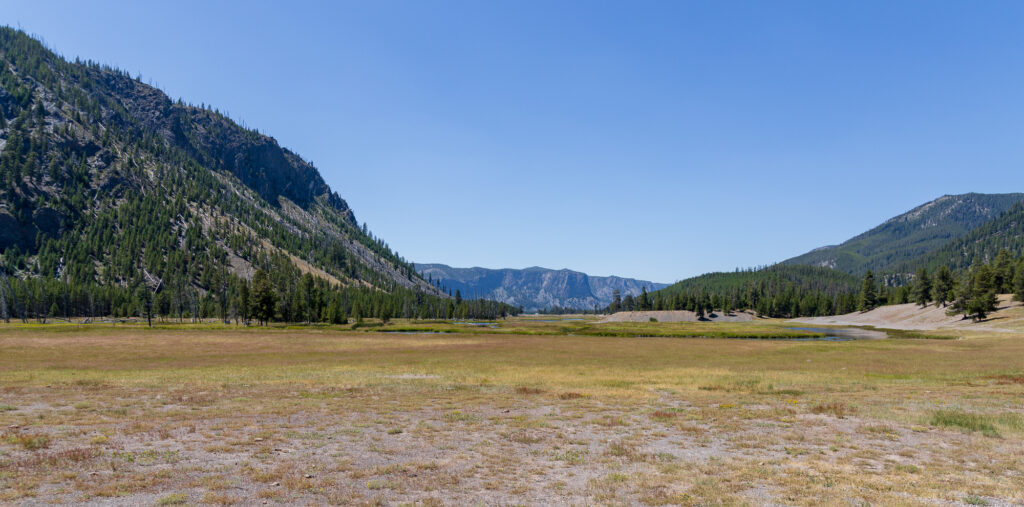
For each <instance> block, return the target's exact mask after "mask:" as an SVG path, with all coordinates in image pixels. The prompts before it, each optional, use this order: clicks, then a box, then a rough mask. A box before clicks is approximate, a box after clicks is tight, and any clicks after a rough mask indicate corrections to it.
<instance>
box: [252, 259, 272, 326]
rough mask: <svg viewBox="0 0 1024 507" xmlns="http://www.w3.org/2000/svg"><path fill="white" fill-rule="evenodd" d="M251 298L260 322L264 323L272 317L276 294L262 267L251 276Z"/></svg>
mask: <svg viewBox="0 0 1024 507" xmlns="http://www.w3.org/2000/svg"><path fill="white" fill-rule="evenodd" d="M252 298H253V310H254V311H253V313H254V315H255V317H256V319H257V320H258V321H259V322H260V324H263V325H266V324H267V323H268V322H270V320H271V319H272V318H273V317H274V309H275V307H276V306H277V294H276V293H275V292H274V286H273V285H271V284H270V278H268V277H267V273H266V272H265V271H263V270H262V269H260V270H257V271H256V274H255V275H253V277H252Z"/></svg>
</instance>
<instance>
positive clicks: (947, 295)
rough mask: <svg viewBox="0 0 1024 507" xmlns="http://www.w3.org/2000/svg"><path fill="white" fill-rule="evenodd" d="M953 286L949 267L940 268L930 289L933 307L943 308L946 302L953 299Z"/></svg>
mask: <svg viewBox="0 0 1024 507" xmlns="http://www.w3.org/2000/svg"><path fill="white" fill-rule="evenodd" d="M954 285H955V282H954V279H953V273H951V272H950V271H949V267H948V266H946V265H942V266H940V267H939V271H938V273H936V274H935V284H934V286H933V287H932V300H934V301H935V306H945V305H946V302H947V301H949V300H951V299H953V290H954V288H955V287H954Z"/></svg>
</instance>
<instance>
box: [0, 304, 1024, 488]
mask: <svg viewBox="0 0 1024 507" xmlns="http://www.w3.org/2000/svg"><path fill="white" fill-rule="evenodd" d="M364 324H371V325H370V326H365V325H364V326H357V328H356V329H354V330H353V329H351V328H352V327H353V326H352V325H347V326H313V327H301V326H271V327H269V328H244V327H241V328H240V327H234V326H224V325H223V324H198V325H192V324H175V323H165V324H161V325H160V326H159V327H158V328H154V329H150V328H147V327H145V326H144V325H140V324H119V325H97V324H90V325H73V324H54V325H36V324H28V325H23V324H17V325H9V326H2V325H0V432H3V430H2V428H7V427H8V426H10V425H17V426H18V428H17V429H16V430H8V431H6V432H3V433H2V434H0V501H4V500H8V501H17V500H19V499H26V498H33V497H37V498H39V499H47V498H50V499H52V498H60V499H62V500H63V501H72V502H73V501H79V500H83V499H89V498H107V497H114V498H117V497H121V496H126V497H128V498H130V501H133V502H136V501H137V503H157V502H158V501H159V500H160V499H161V498H163V497H173V498H182V497H184V498H186V502H188V503H194V502H197V501H206V502H208V503H231V502H238V503H250V502H257V501H259V500H260V499H270V500H272V501H281V502H288V503H291V502H300V503H302V502H313V503H322V502H326V503H340V504H347V503H362V502H368V503H372V502H374V501H382V502H384V503H389V502H401V501H407V502H422V503H430V502H431V501H433V500H432V499H435V500H439V501H441V503H454V504H458V503H465V502H470V501H473V500H474V499H476V498H479V497H480V495H493V496H491V497H487V498H491V499H492V500H493V502H492V503H528V504H530V503H546V502H544V500H545V499H549V498H551V497H564V498H566V499H568V501H570V503H646V504H653V505H658V504H665V503H676V504H707V503H715V502H719V501H721V502H724V503H744V502H747V503H754V504H757V503H764V502H765V501H768V500H766V498H762V497H758V496H756V495H760V494H762V493H763V494H766V495H768V499H774V500H772V501H774V502H776V503H790V504H807V505H810V504H815V503H845V502H847V501H852V500H862V501H866V502H869V503H891V502H897V503H900V502H903V503H919V502H920V503H927V502H930V501H934V500H939V501H943V502H950V501H956V502H959V501H962V500H963V498H968V497H970V498H974V497H977V498H979V499H981V500H984V501H987V500H985V499H986V498H990V499H997V500H999V499H1002V500H1009V501H1011V502H1012V501H1022V500H1024V498H1022V497H1021V493H1019V492H1020V491H1024V480H1022V478H1021V477H1022V476H1021V462H1020V458H1019V456H1020V455H1021V454H1022V451H1024V446H1022V445H1021V441H1022V440H1021V439H1022V436H1024V419H1022V414H1024V407H1022V406H1021V401H1020V400H1021V399H1024V335H1020V334H1017V333H992V332H982V331H958V332H957V337H958V338H959V339H955V340H929V339H917V338H915V339H903V338H895V339H888V340H860V341H847V342H819V341H787V340H762V339H728V338H692V337H688V338H680V337H620V336H593V335H586V334H583V333H581V332H580V331H583V332H584V333H585V332H586V331H587V330H588V329H603V328H604V329H610V330H612V331H613V332H614V333H633V335H635V336H649V335H650V334H652V332H663V333H677V334H678V336H685V335H686V333H703V334H705V335H711V336H730V335H732V336H736V335H740V336H744V335H750V334H752V333H755V332H757V333H764V334H765V335H767V334H771V333H775V332H778V331H784V330H785V328H786V327H788V326H791V324H786V323H784V322H779V321H755V322H751V323H678V324H676V323H673V324H669V323H642V324H630V323H627V324H597V323H596V322H595V321H594V320H593V319H588V320H584V321H558V322H538V321H530V320H528V319H510V320H508V321H499V322H497V323H496V324H497V326H498V327H496V328H489V327H482V326H481V327H477V326H468V325H466V324H455V323H450V322H426V323H424V322H415V321H412V322H408V321H394V322H391V323H387V324H381V325H380V326H376V325H372V324H379V323H364ZM416 326H418V327H426V328H436V329H454V331H453V332H443V333H440V334H399V333H394V332H382V331H388V330H395V329H403V328H408V327H416ZM516 331H519V333H520V334H514V333H515V332H516ZM716 333H717V334H716ZM940 334H949V333H940ZM897 336H898V335H897ZM342 444H344V445H342ZM274 449H295V453H296V454H295V455H294V456H292V455H286V454H282V453H281V452H279V451H275V450H274ZM354 450H358V452H356V451H354ZM148 452H152V453H155V454H153V455H152V456H150V455H149V454H145V453H148ZM300 453H304V454H300ZM198 456H202V457H203V458H202V460H211V459H213V458H215V457H217V456H225V458H224V459H225V460H226V461H224V463H227V464H223V465H216V466H206V465H202V464H201V463H202V462H204V461H202V460H200V461H193V459H198V458H197V457H198ZM172 457H173V459H172ZM228 457H229V458H230V459H228ZM216 463H221V461H216ZM232 463H233V464H232ZM309 463H317V464H316V465H315V467H314V468H315V470H314V471H312V472H311V471H309V469H308V467H309V466H310V465H308V464H309ZM442 463H443V464H442ZM971 463H987V464H986V465H985V466H984V467H981V468H977V467H976V466H975V465H971ZM186 465H187V466H186ZM110 467H113V468H116V469H117V470H118V472H117V474H114V473H113V472H111V471H110ZM153 467H156V468H153ZM160 467H164V468H160ZM972 467H974V468H972ZM157 469H160V470H163V472H161V474H163V475H160V474H155V473H153V470H157ZM90 470H91V471H93V472H96V471H97V470H100V471H101V472H102V473H103V474H106V475H103V477H107V479H106V481H107V482H104V481H98V480H90V479H88V478H87V476H85V477H83V475H82V474H86V473H89V471H90ZM104 470H106V471H104ZM181 470H192V471H191V472H187V471H185V472H183V471H181ZM126 474H127V475H126ZM307 475H309V476H312V478H307V477H306V476H307ZM122 476H124V477H129V479H121V478H120V477H122ZM907 477H910V478H912V479H913V480H909V481H908V480H904V479H906V478H907ZM421 479H422V480H421ZM109 481H115V482H114V483H113V484H114V485H113V486H111V483H110V482H109ZM275 484H277V486H275ZM894 484H895V486H894ZM49 485H57V486H53V487H57V488H58V489H60V491H66V492H67V493H66V496H61V495H65V493H61V494H59V495H58V494H57V493H54V492H53V491H54V490H51V489H48V488H50V486H49ZM331 491H334V492H337V491H343V492H344V495H340V496H338V495H335V494H333V493H330V492H331ZM652 492H654V493H652ZM53 495H57V496H53ZM146 495H151V496H146ZM218 495H221V496H218ZM332 495H333V496H332ZM750 495H755V496H750ZM204 498H205V499H206V500H203V499H204ZM353 499H357V500H358V501H355V500H353ZM908 499H910V500H908ZM911 500H912V501H911Z"/></svg>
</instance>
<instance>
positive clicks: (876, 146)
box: [0, 0, 1024, 282]
mask: <svg viewBox="0 0 1024 507" xmlns="http://www.w3.org/2000/svg"><path fill="white" fill-rule="evenodd" d="M0 23H4V24H10V25H12V26H20V27H21V28H22V29H24V30H25V31H26V32H29V33H31V34H36V35H38V36H40V37H41V38H43V39H44V40H45V42H46V43H47V44H48V45H49V46H50V47H51V48H53V49H55V50H57V51H58V52H59V53H61V54H63V55H65V56H67V57H74V56H80V57H82V58H89V59H93V60H97V61H101V62H104V63H109V64H112V65H116V66H118V67H120V68H123V69H126V70H128V71H130V72H131V73H132V74H137V73H139V74H141V75H142V76H143V79H144V80H147V81H151V82H152V83H154V84H156V85H158V86H160V87H161V88H163V89H164V90H165V91H166V92H167V93H168V94H169V95H171V96H172V97H175V98H177V97H182V98H184V99H185V100H187V101H190V102H193V103H197V104H198V103H200V102H203V103H207V104H213V105H214V106H216V107H218V108H219V109H220V110H221V111H227V112H229V113H230V115H231V116H232V117H233V118H235V119H236V120H239V121H244V122H245V123H246V124H247V125H248V126H250V127H257V128H259V129H260V131H261V132H265V133H268V134H270V135H272V136H274V137H276V138H277V139H278V141H280V142H281V144H282V145H284V146H287V147H289V148H291V149H293V150H294V151H296V152H297V153H299V154H300V155H302V156H303V157H304V158H306V159H309V160H312V161H313V162H314V163H315V164H316V166H317V167H318V168H319V169H320V171H321V173H322V174H323V175H324V178H325V179H326V180H327V182H328V183H329V184H330V185H331V186H332V187H333V188H334V189H336V190H337V191H338V192H339V193H340V194H341V195H342V197H344V198H345V199H346V200H347V201H348V202H349V204H350V205H351V206H352V207H353V209H354V210H355V212H356V216H357V218H358V219H359V220H361V221H366V222H368V223H369V225H370V228H371V229H372V230H373V231H374V232H375V233H376V234H378V235H379V236H381V237H383V238H385V240H386V241H388V243H389V244H390V245H391V246H392V247H393V248H395V249H396V250H398V251H399V253H401V254H402V255H404V256H405V257H406V258H408V259H411V260H413V261H417V262H444V263H447V264H451V265H455V266H485V267H526V266H532V265H540V266H545V267H552V268H562V267H568V268H572V269H577V270H581V271H586V272H588V273H591V274H597V275H608V274H616V275H622V276H631V277H638V278H644V279H650V280H656V281H665V282H670V281H674V280H676V279H680V278H685V277H687V276H691V275H696V274H699V273H702V272H707V271H714V270H731V269H732V268H734V267H737V266H752V265H760V264H766V263H771V262H775V261H780V260H783V259H786V258H788V257H791V256H794V255H797V254H800V253H803V252H805V251H807V250H809V249H811V248H814V247H817V246H821V245H825V244H832V243H837V242H840V241H842V240H844V239H847V238H849V237H851V236H853V235H855V234H857V233H860V232H862V231H864V230H867V229H868V228H870V227H872V226H874V225H877V224H878V223H880V222H882V221H883V220H885V219H887V218H889V217H891V216H893V215H896V214H899V213H902V212H904V211H907V210H908V209H910V208H912V207H914V206H916V205H917V204H920V203H923V202H925V201H928V200H930V199H933V198H935V197H938V196H940V195H942V194H946V193H963V192H968V191H977V192H1009V191H1024V171H1022V168H1024V164H1022V162H1024V65H1022V64H1021V63H1022V61H1024V30H1022V29H1021V27H1022V26H1024V3H1022V2H1000V1H985V2H966V1H965V2H938V1H920V2H900V1H880V2H866V1H865V2H841V1H835V2H820V1H812V2H794V1H778V2H754V1H750V2H735V1H728V0H725V1H705V2H686V1H664V2H638V1H629V2H627V1H621V2H600V1H582V2H564V1H526V0H513V1H507V2H504V1H492V0H488V1H483V2H482V1H464V2H447V1H408V2H394V1H377V0H375V1H366V2H320V3H316V2H287V3H284V2H266V3H260V2H237V3H228V2H163V3H157V2H136V1H126V2H80V1H68V2H56V1H46V0H29V1H23V0H0Z"/></svg>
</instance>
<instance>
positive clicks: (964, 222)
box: [783, 193, 1024, 275]
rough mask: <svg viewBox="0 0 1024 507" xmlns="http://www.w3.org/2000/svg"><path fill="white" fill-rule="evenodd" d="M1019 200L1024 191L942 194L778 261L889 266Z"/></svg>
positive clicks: (854, 269) (858, 268)
mask: <svg viewBox="0 0 1024 507" xmlns="http://www.w3.org/2000/svg"><path fill="white" fill-rule="evenodd" d="M1021 201H1024V193H1008V194H978V193H968V194H960V195H944V196H942V197H939V198H938V199H935V200H933V201H930V202H927V203H925V204H922V205H920V206H918V207H916V208H914V209H912V210H910V211H908V212H906V213H903V214H902V215H898V216H896V217H893V218H890V219H889V220H886V221H885V222H883V223H882V224H881V225H879V226H877V227H875V228H873V229H871V230H869V231H867V232H864V233H862V234H859V235H857V236H854V237H853V238H851V239H849V240H847V241H844V242H843V243H841V244H839V245H833V246H825V247H819V248H816V249H814V250H811V251H810V252H807V253H805V254H803V255H799V256H797V257H793V258H791V259H788V260H785V261H783V264H802V265H809V266H821V267H829V268H834V269H836V270H839V271H843V272H846V273H850V274H854V275H861V274H863V273H865V272H866V271H867V270H869V269H871V270H874V271H886V270H890V269H894V268H896V267H897V266H903V265H905V264H906V263H908V262H910V261H912V260H913V259H917V258H919V257H922V256H927V255H929V254H930V253H931V252H933V251H937V250H940V249H942V248H943V247H945V246H946V245H947V244H949V243H950V242H953V241H956V240H958V239H960V238H963V237H965V236H967V235H968V234H969V233H970V232H971V231H973V230H975V229H977V228H979V227H981V226H983V225H985V224H987V223H988V222H990V221H992V220H994V219H996V218H997V217H999V216H1000V215H1002V214H1003V213H1004V212H1006V211H1008V210H1009V209H1011V208H1012V207H1013V206H1014V205H1015V204H1017V203H1019V202H1021Z"/></svg>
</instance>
